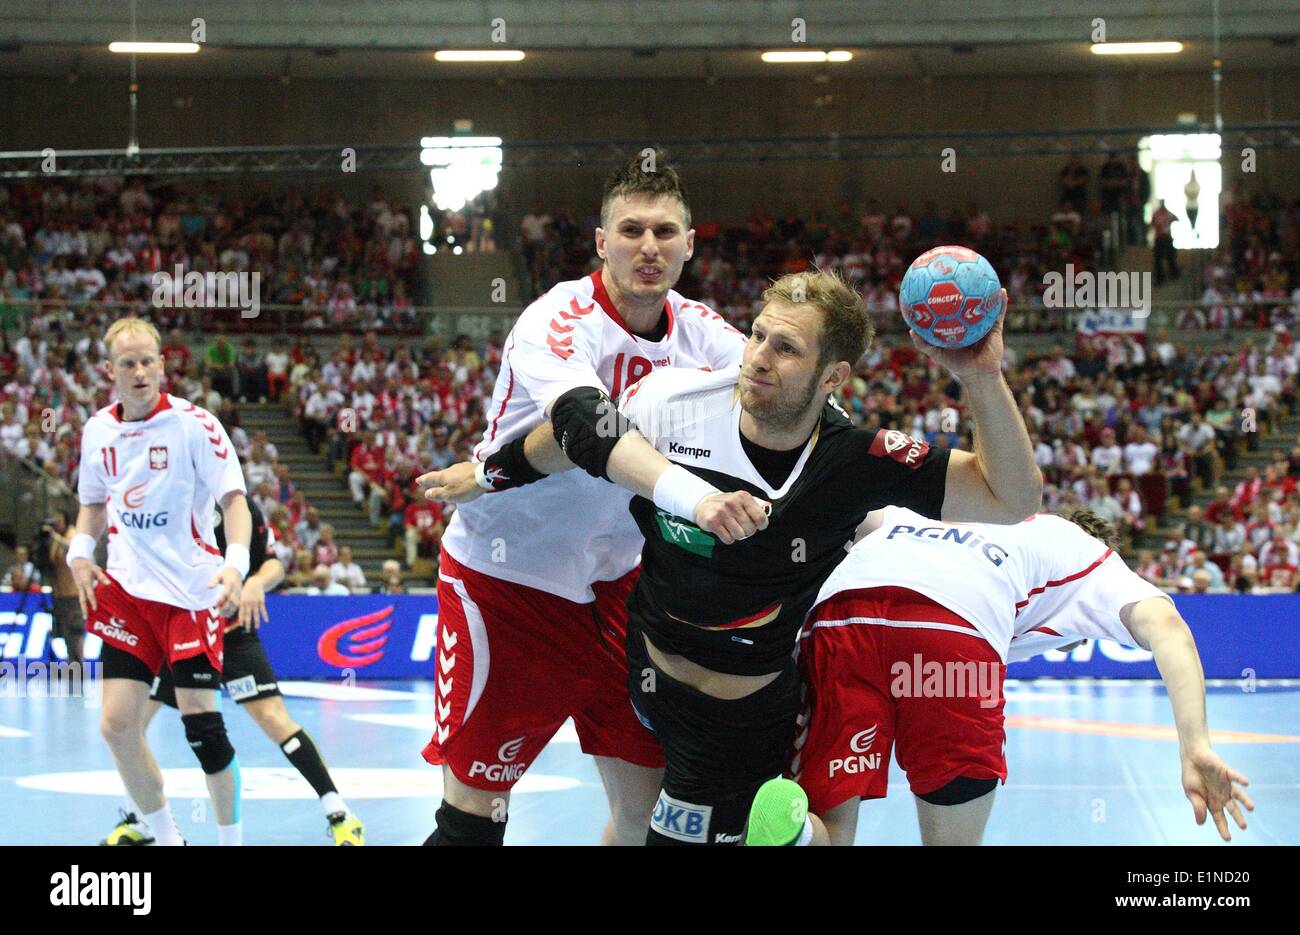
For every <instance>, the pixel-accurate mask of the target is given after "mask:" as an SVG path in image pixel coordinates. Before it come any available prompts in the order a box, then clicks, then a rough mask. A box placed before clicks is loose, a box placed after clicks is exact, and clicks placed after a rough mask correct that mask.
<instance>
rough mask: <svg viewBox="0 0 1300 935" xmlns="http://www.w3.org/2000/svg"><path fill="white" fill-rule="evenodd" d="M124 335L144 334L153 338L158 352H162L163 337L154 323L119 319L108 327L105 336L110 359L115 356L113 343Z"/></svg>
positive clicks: (105, 344)
mask: <svg viewBox="0 0 1300 935" xmlns="http://www.w3.org/2000/svg"><path fill="white" fill-rule="evenodd" d="M124 334H125V335H133V334H143V335H146V336H147V337H150V338H153V340H154V343H155V344H157V345H158V350H159V351H160V352H161V351H162V335H160V334H159V333H158V329H157V328H155V327H154V326H153V322H148V321H145V320H144V319H143V318H134V317H128V318H119V319H118V320H117V321H115V322H113V323H112V324H111V325H109V326H108V331H107V332H106V333H105V334H104V347H106V348H108V356H109V357H110V358H111V357H112V356H113V342H114V341H116V340H117V339H118V338H120V337H122V335H124Z"/></svg>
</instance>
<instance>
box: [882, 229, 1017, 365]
mask: <svg viewBox="0 0 1300 935" xmlns="http://www.w3.org/2000/svg"><path fill="white" fill-rule="evenodd" d="M1004 305H1005V303H1004V302H1003V301H1002V283H1000V282H999V281H998V274H997V273H996V272H995V271H994V269H993V265H992V264H991V263H989V261H988V260H986V259H984V257H982V256H980V255H979V254H978V253H976V252H975V251H974V250H968V249H966V248H965V247H935V248H934V249H933V250H927V251H925V253H922V254H921V255H920V256H919V257H917V258H916V259H915V260H913V261H912V265H911V266H909V267H908V269H907V272H906V273H905V274H904V275H903V282H902V285H900V286H899V288H898V306H899V308H900V309H902V312H903V320H904V321H906V322H907V325H908V327H909V328H911V329H912V330H913V331H915V332H916V333H917V334H918V335H920V336H921V339H922V340H924V341H925V342H927V343H929V344H933V345H934V346H935V347H942V348H949V349H953V348H961V347H970V346H971V345H972V344H975V343H976V342H978V341H979V340H980V339H982V338H983V337H984V336H985V335H986V334H988V333H989V332H990V331H992V330H993V326H994V325H995V324H997V321H998V316H999V315H1001V314H1002V312H1003V306H1004Z"/></svg>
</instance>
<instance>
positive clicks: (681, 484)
mask: <svg viewBox="0 0 1300 935" xmlns="http://www.w3.org/2000/svg"><path fill="white" fill-rule="evenodd" d="M715 493H722V491H721V490H719V489H718V488H717V487H714V486H713V485H712V484H710V483H709V482H708V481H706V480H705V479H704V478H702V477H697V476H695V475H694V474H692V473H691V472H690V471H688V470H686V468H684V467H682V466H681V465H680V464H674V465H673V466H672V467H670V468H669V469H668V470H666V471H664V472H663V473H662V474H660V475H659V479H658V480H657V481H655V490H654V494H655V496H654V501H655V506H657V507H659V509H661V510H663V511H664V512H665V513H668V514H671V515H672V516H680V517H681V518H682V519H687V520H690V521H691V522H692V523H693V522H695V511H696V510H697V509H699V506H700V501H701V500H703V499H704V498H705V497H711V496H713V495H714V494H715Z"/></svg>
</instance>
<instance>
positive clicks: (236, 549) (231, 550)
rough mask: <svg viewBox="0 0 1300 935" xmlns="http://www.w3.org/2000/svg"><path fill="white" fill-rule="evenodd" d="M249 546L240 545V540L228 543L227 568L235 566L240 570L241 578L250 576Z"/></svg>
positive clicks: (234, 567)
mask: <svg viewBox="0 0 1300 935" xmlns="http://www.w3.org/2000/svg"><path fill="white" fill-rule="evenodd" d="M248 562H249V556H248V546H246V545H240V544H239V543H238V542H227V543H226V564H225V565H224V566H223V567H225V568H233V569H235V571H237V572H239V580H241V581H242V580H244V579H245V578H247V577H248Z"/></svg>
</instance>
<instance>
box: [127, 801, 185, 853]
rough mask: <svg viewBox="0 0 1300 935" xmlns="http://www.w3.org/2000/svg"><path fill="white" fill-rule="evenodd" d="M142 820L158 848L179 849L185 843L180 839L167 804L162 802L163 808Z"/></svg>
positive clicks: (174, 819)
mask: <svg viewBox="0 0 1300 935" xmlns="http://www.w3.org/2000/svg"><path fill="white" fill-rule="evenodd" d="M137 814H139V813H138V812H137ZM144 820H145V824H147V825H148V826H149V832H150V833H151V834H152V835H153V839H154V843H155V844H157V845H158V846H159V847H180V846H181V845H182V844H184V843H185V841H184V840H183V839H182V838H181V830H180V829H179V828H177V827H176V818H175V816H173V815H172V807H171V805H170V804H168V803H167V802H164V803H163V807H162V808H160V809H158V811H156V812H153V813H152V814H149V815H145V816H144Z"/></svg>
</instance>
